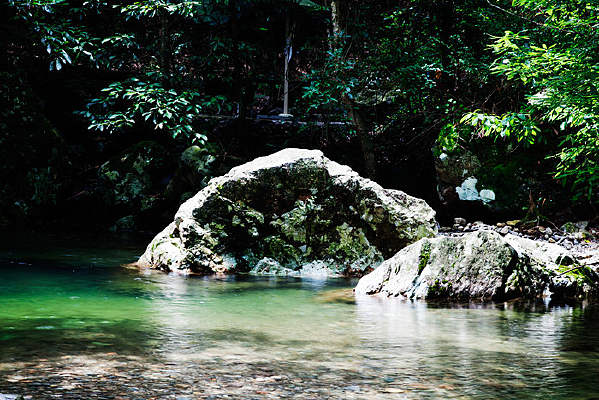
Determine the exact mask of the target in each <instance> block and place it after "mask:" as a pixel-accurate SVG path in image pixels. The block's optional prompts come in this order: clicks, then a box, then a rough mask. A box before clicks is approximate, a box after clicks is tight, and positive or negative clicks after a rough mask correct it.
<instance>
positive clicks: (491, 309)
mask: <svg viewBox="0 0 599 400" xmlns="http://www.w3.org/2000/svg"><path fill="white" fill-rule="evenodd" d="M119 243H121V244H123V243H127V242H126V241H125V242H120V241H119V240H118V239H117V238H114V237H113V238H112V239H110V240H105V241H104V240H98V242H97V243H95V244H94V245H93V246H91V247H90V248H89V249H88V251H86V249H85V246H88V245H89V244H81V246H80V247H78V248H77V249H71V248H69V247H68V246H67V247H65V246H63V247H60V246H58V244H57V243H56V242H52V243H51V244H50V245H44V244H43V243H42V244H41V245H40V246H39V248H38V247H36V246H34V243H33V244H32V243H29V244H28V245H27V244H23V243H21V244H19V245H18V246H15V247H13V248H11V250H10V251H8V252H4V253H0V349H1V351H0V371H2V375H3V376H1V377H0V393H4V392H3V390H5V389H6V390H9V389H10V390H14V391H16V392H23V393H25V394H31V395H35V396H34V398H50V396H51V395H53V394H55V393H53V390H54V391H55V389H53V388H54V387H67V388H71V389H69V390H73V391H74V392H72V393H71V394H70V395H71V397H68V396H66V397H64V398H97V397H98V394H97V392H93V391H94V390H96V391H98V390H99V391H100V392H102V391H104V392H103V393H105V394H106V395H105V397H106V398H118V397H120V398H152V397H154V398H165V399H166V398H176V397H177V396H179V397H184V398H194V399H195V398H211V397H212V398H224V396H225V395H227V396H229V398H240V399H246V398H247V399H250V398H256V397H260V396H257V394H258V393H259V392H260V394H262V393H266V394H268V395H269V396H270V397H272V398H326V397H330V398H363V399H388V398H410V399H431V398H469V399H487V398H543V399H561V398H592V397H596V395H597V391H598V390H597V388H596V387H595V386H596V385H595V383H596V376H597V375H598V374H599V357H598V355H599V354H598V349H599V345H598V343H599V308H598V306H597V304H585V303H582V304H565V303H556V302H545V301H527V302H523V301H513V302H501V303H480V302H475V301H472V302H411V301H400V300H398V299H386V298H380V297H368V296H354V295H353V293H352V291H351V288H352V287H353V286H354V285H355V283H356V281H355V280H345V279H309V278H300V277H274V276H266V277H264V276H252V275H237V276H224V277H218V276H211V277H196V276H189V277H182V276H174V275H166V274H160V273H149V272H147V271H139V270H133V269H125V268H121V267H120V266H119V265H121V264H125V263H128V262H131V261H132V260H134V259H135V258H136V257H137V256H138V255H139V254H140V252H141V251H143V246H138V247H135V246H136V245H134V244H123V246H124V247H122V248H121V247H119V246H120V245H119ZM19 246H20V247H19ZM27 246H30V247H29V248H30V249H31V248H33V250H32V251H29V253H33V254H29V253H28V251H27ZM98 246H99V247H98ZM111 246H112V247H111ZM23 260H26V264H22V263H24V262H25V261H23ZM23 363H30V364H31V365H32V367H31V368H29V369H28V371H29V372H27V374H29V375H26V374H24V373H23V372H22V369H23V365H22V364H23ZM92 367H93V368H92ZM31 376H33V377H35V379H32V378H31ZM32 381H33V383H32ZM108 381H110V385H109V386H108V383H106V382H108ZM34 383H36V384H37V383H40V385H34ZM177 385H179V386H177ZM181 385H183V386H185V389H180V387H181ZM108 387H110V388H108ZM98 388H99V389H98ZM178 388H179V389H178ZM6 393H14V392H6ZM63 393H64V392H63ZM36 396H37V397H36ZM94 396H95V397H94Z"/></svg>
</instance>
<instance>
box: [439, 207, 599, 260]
mask: <svg viewBox="0 0 599 400" xmlns="http://www.w3.org/2000/svg"><path fill="white" fill-rule="evenodd" d="M548 225H553V224H548ZM479 230H492V231H495V232H497V233H499V234H500V235H502V236H505V235H507V234H512V235H516V236H519V237H524V238H527V239H532V240H535V241H538V242H544V243H553V244H557V245H559V246H561V247H563V248H564V249H565V250H567V251H569V252H570V253H571V254H572V256H573V257H574V258H575V259H576V261H578V263H580V264H581V265H587V266H589V267H591V268H592V269H593V270H595V271H599V229H597V228H589V227H588V221H579V222H576V223H571V222H569V223H566V224H564V225H562V226H561V227H558V226H556V225H553V228H551V227H548V226H543V225H538V224H536V223H534V222H530V223H523V222H521V221H507V222H498V223H496V224H495V225H490V224H485V223H484V222H481V221H476V222H467V221H466V220H465V219H464V218H455V219H454V224H453V226H442V227H439V235H442V236H450V237H461V236H464V234H466V233H468V232H476V231H479Z"/></svg>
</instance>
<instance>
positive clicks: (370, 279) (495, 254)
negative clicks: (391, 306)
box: [355, 230, 598, 300]
mask: <svg viewBox="0 0 599 400" xmlns="http://www.w3.org/2000/svg"><path fill="white" fill-rule="evenodd" d="M576 266H577V265H576V263H575V260H574V258H573V257H572V256H571V255H570V254H569V253H568V251H566V250H565V249H563V248H562V247H561V246H558V245H555V244H551V243H542V242H536V241H533V240H530V239H527V238H521V237H518V236H514V235H506V236H505V237H503V236H501V235H500V234H499V233H497V232H494V231H489V230H481V231H478V232H472V233H467V234H464V235H463V236H461V237H447V236H440V237H437V238H433V239H422V240H420V241H418V242H416V243H414V244H412V245H410V246H408V247H406V248H404V249H402V250H400V251H399V252H398V253H397V254H395V255H394V256H393V257H392V258H390V259H389V260H387V261H385V262H384V263H383V264H381V265H380V266H379V267H378V268H377V269H376V270H375V271H373V272H372V273H371V274H369V275H367V276H364V277H363V278H362V279H360V281H359V283H358V285H357V287H356V289H355V291H356V293H362V294H381V295H384V296H401V297H403V298H407V299H440V298H441V299H444V298H481V299H492V300H505V299H510V298H516V297H538V296H542V295H552V296H557V297H576V296H586V295H590V294H595V290H596V289H595V288H596V283H597V281H598V279H597V275H596V274H595V273H594V272H593V271H592V269H590V268H589V267H587V266H580V268H578V269H573V268H575V267H576Z"/></svg>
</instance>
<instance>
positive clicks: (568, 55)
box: [463, 0, 599, 201]
mask: <svg viewBox="0 0 599 400" xmlns="http://www.w3.org/2000/svg"><path fill="white" fill-rule="evenodd" d="M513 6H514V7H515V10H516V11H517V12H518V13H520V14H522V15H523V16H524V17H525V18H527V19H529V20H530V21H534V23H532V22H531V26H530V28H529V29H528V30H527V31H526V32H520V33H515V32H511V31H506V32H505V34H504V35H503V36H498V37H495V41H494V43H493V44H492V46H491V47H492V48H493V51H494V52H495V54H496V56H497V60H496V61H495V63H494V64H493V66H492V71H493V72H494V73H495V74H501V75H504V76H505V77H507V78H508V79H510V80H518V81H520V82H521V83H522V84H524V85H525V87H526V90H527V104H526V105H523V107H522V111H520V112H515V113H508V114H504V115H502V116H493V115H484V114H483V113H480V112H474V113H471V114H467V115H466V116H465V117H464V118H463V121H464V122H468V123H470V124H471V125H473V126H475V127H477V128H478V129H480V130H481V132H484V133H485V134H499V135H500V136H501V135H503V136H510V135H512V136H514V137H515V138H516V139H517V140H522V141H524V142H527V143H530V144H532V143H533V142H534V140H533V137H534V136H535V132H539V128H538V127H537V125H536V124H537V123H538V122H541V121H545V122H549V123H551V124H552V125H554V126H555V127H556V129H557V130H558V131H559V135H560V137H561V144H560V148H559V149H558V150H557V152H556V154H555V155H554V157H555V158H556V160H557V165H556V170H555V177H556V178H559V179H562V181H563V183H564V184H569V185H570V186H572V187H573V188H574V189H575V190H576V192H577V195H578V196H580V195H585V196H586V197H587V198H588V200H590V201H596V200H597V199H594V197H593V196H594V195H595V194H596V190H597V187H598V185H599V174H598V172H599V167H598V166H597V162H598V160H599V136H598V135H597V131H598V129H599V111H598V110H599V91H598V85H597V78H598V77H599V67H598V65H599V64H598V62H597V61H598V58H597V54H598V52H597V49H598V47H599V34H598V31H597V29H596V25H597V22H599V4H597V2H595V1H590V0H573V1H568V2H562V1H557V0H543V1H536V0H535V1H532V0H514V1H513ZM537 21H542V22H537ZM510 117H511V119H507V118H510ZM535 120H536V121H537V122H536V123H535Z"/></svg>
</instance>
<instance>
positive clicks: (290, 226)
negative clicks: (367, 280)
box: [139, 149, 437, 275]
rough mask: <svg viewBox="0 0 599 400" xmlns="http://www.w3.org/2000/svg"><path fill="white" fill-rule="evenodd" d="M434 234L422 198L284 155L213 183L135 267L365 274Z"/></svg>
mask: <svg viewBox="0 0 599 400" xmlns="http://www.w3.org/2000/svg"><path fill="white" fill-rule="evenodd" d="M436 229H437V228H436V221H435V213H434V211H433V210H432V209H431V208H430V207H429V206H428V205H427V204H426V203H425V202H424V201H423V200H420V199H416V198H414V197H411V196H408V195H406V194H405V193H403V192H400V191H397V190H387V189H383V188H382V187H381V186H379V185H378V184H376V183H375V182H372V181H370V180H368V179H365V178H362V177H360V176H359V175H358V174H357V173H356V172H354V171H352V170H351V169H350V168H349V167H347V166H343V165H340V164H337V163H335V162H333V161H330V160H328V159H327V158H325V157H324V156H323V154H322V152H320V151H315V150H312V151H311V150H300V149H286V150H282V151H280V152H278V153H276V154H273V155H271V156H268V157H262V158H258V159H256V160H254V161H252V162H249V163H247V164H244V165H241V166H239V167H236V168H233V169H232V170H231V171H230V172H229V173H227V174H226V175H224V176H221V177H219V178H215V179H212V180H211V181H210V182H209V184H208V186H207V187H205V188H204V189H202V190H201V191H200V192H198V193H197V194H196V195H195V196H194V197H192V198H191V199H189V200H188V201H186V202H185V203H184V204H182V205H181V207H180V208H179V211H178V212H177V214H176V216H175V220H174V221H173V222H172V223H171V224H170V225H168V226H167V227H166V228H165V229H164V230H163V231H162V232H161V233H159V234H158V235H157V236H156V237H155V238H154V239H153V240H152V242H151V243H150V244H149V246H148V248H147V249H146V252H145V253H144V254H143V255H142V257H141V258H140V260H139V264H140V265H141V266H145V267H151V268H158V269H162V270H165V271H172V272H178V273H184V274H185V273H214V272H233V271H236V272H240V271H253V272H256V273H281V274H289V273H290V271H295V272H297V271H299V272H300V273H304V272H305V273H307V274H311V275H320V274H321V273H322V271H326V272H327V274H354V275H361V274H363V273H364V271H367V270H369V269H374V268H376V267H377V266H378V265H380V264H381V263H382V261H383V260H384V259H385V258H388V257H391V256H392V255H393V254H395V253H396V252H397V251H398V250H399V249H401V248H403V247H405V246H407V245H409V244H411V243H413V242H415V241H417V240H419V239H421V238H423V237H431V236H434V235H435V234H436Z"/></svg>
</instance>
